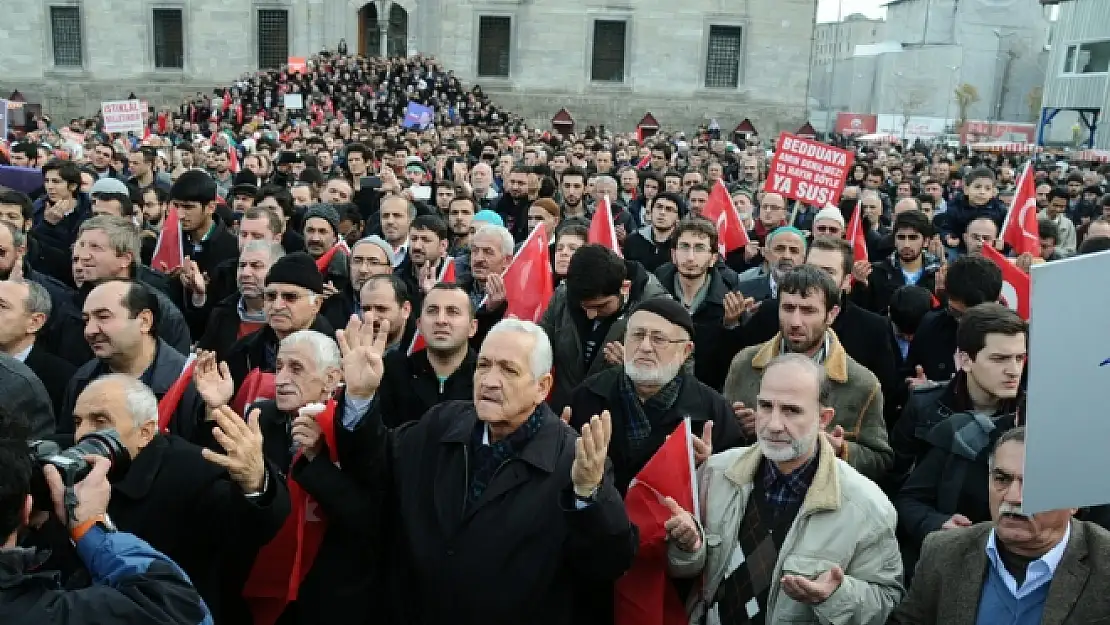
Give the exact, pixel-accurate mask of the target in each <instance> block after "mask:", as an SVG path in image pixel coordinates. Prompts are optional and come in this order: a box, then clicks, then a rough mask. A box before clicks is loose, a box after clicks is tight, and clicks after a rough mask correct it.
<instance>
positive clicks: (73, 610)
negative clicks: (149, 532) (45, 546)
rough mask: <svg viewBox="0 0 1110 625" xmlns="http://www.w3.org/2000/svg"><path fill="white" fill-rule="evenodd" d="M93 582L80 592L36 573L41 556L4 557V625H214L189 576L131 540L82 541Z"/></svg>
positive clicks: (119, 536)
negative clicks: (107, 622) (108, 618)
mask: <svg viewBox="0 0 1110 625" xmlns="http://www.w3.org/2000/svg"><path fill="white" fill-rule="evenodd" d="M77 555H78V556H80V558H81V561H82V562H84V563H85V566H86V567H87V568H88V570H89V574H90V575H91V576H92V585H91V586H89V587H87V588H82V589H80V590H65V589H64V588H62V586H61V584H60V581H59V575H58V573H56V572H51V571H36V570H35V568H36V567H37V566H38V565H40V564H41V563H42V562H43V559H44V552H41V551H34V550H30V549H21V548H14V549H2V550H0V623H4V624H5V625H23V624H27V625H31V624H34V625H51V624H53V623H58V624H59V625H62V624H64V625H85V624H86V623H98V622H104V620H103V619H104V618H105V617H106V616H107V615H112V621H111V622H112V623H119V624H120V625H131V624H135V625H153V624H155V623H158V624H171V623H172V624H174V625H211V623H212V616H211V615H210V614H209V613H208V608H207V607H206V606H205V605H204V602H203V601H202V600H201V598H200V595H198V594H197V591H196V589H194V588H193V585H192V583H191V582H190V581H189V577H188V576H187V575H185V573H184V572H182V570H181V569H180V568H178V566H177V565H176V564H174V563H173V561H172V560H170V559H169V558H167V557H166V556H164V555H162V554H161V553H159V552H157V551H155V550H154V549H153V548H151V546H150V545H148V544H147V543H145V542H143V541H142V540H140V539H138V538H136V537H135V536H133V535H131V534H125V533H122V532H107V531H105V530H103V529H101V528H100V527H93V528H92V529H90V530H89V531H88V532H87V533H86V534H85V535H84V537H82V538H81V540H79V541H78V542H77Z"/></svg>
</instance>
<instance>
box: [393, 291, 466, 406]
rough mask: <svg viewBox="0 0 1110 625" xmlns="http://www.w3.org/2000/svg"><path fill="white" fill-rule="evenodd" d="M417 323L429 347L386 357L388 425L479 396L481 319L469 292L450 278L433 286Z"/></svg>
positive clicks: (396, 352) (397, 350)
mask: <svg viewBox="0 0 1110 625" xmlns="http://www.w3.org/2000/svg"><path fill="white" fill-rule="evenodd" d="M390 327H391V328H392V327H393V326H392V325H391V326H390ZM416 327H417V330H418V331H419V332H420V336H421V337H423V340H424V343H425V348H424V349H422V350H419V351H416V352H414V353H413V354H412V355H408V354H406V352H405V350H403V349H396V350H392V351H387V352H386V354H385V356H384V361H385V374H384V376H385V377H384V380H383V382H382V386H381V389H380V390H379V392H378V395H377V397H376V398H375V402H380V403H381V413H382V419H383V420H384V422H385V424H386V426H388V427H397V426H399V425H401V424H402V423H404V422H406V421H416V420H417V419H419V418H420V417H422V416H424V413H426V412H428V411H429V410H431V409H432V407H434V406H436V405H437V404H440V403H441V402H445V401H452V400H467V399H469V398H471V397H473V395H474V362H475V352H474V350H472V349H470V338H471V337H472V336H474V333H475V332H476V331H477V330H478V321H477V320H476V319H475V318H474V312H473V308H472V307H471V305H470V297H469V296H468V295H467V293H466V291H465V290H463V289H462V288H461V287H459V286H456V285H455V284H449V283H442V282H441V283H438V284H436V285H435V286H433V287H432V289H431V290H430V291H428V294H427V295H426V296H425V297H424V301H423V304H422V308H421V310H420V318H419V319H418V320H417V322H416ZM405 347H406V348H407V346H405Z"/></svg>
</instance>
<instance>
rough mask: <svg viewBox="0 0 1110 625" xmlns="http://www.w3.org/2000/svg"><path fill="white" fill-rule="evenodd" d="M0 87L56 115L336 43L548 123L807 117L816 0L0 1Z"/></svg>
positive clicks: (208, 81)
mask: <svg viewBox="0 0 1110 625" xmlns="http://www.w3.org/2000/svg"><path fill="white" fill-rule="evenodd" d="M0 5H2V9H0V16H2V17H0V93H8V92H10V91H11V90H13V89H19V90H20V91H21V92H22V93H23V95H24V96H26V97H27V99H28V101H41V102H42V103H43V104H44V108H46V110H48V111H53V112H55V113H56V114H59V115H63V116H65V115H68V116H75V115H80V114H89V113H91V112H92V111H95V110H96V108H97V106H98V105H99V103H100V102H101V101H103V100H112V99H119V98H122V97H126V96H127V94H128V93H130V92H134V93H135V94H136V95H137V96H138V97H140V98H144V99H147V100H149V101H150V102H151V103H152V104H162V103H165V104H169V103H176V102H178V101H179V100H180V98H181V97H182V95H183V94H188V93H193V92H196V91H198V90H205V91H207V90H209V89H211V88H213V87H215V86H217V85H226V84H229V82H230V81H231V80H233V79H234V78H236V77H237V76H239V75H241V74H242V73H244V72H249V71H254V70H257V69H259V68H267V67H274V66H277V65H280V64H281V63H283V62H285V60H286V59H287V58H288V57H290V56H294V57H302V56H307V55H311V54H312V53H314V52H317V51H319V50H321V49H323V48H325V47H326V48H330V49H334V48H335V47H336V45H337V44H338V42H339V40H340V38H345V39H346V42H347V44H348V46H349V49H350V51H352V52H355V51H362V52H364V53H370V54H373V53H383V52H384V53H389V54H414V53H423V54H431V55H434V56H436V57H438V58H439V59H440V60H441V61H442V62H443V63H444V65H445V66H446V67H447V68H448V69H453V70H455V72H456V74H458V75H459V76H460V77H462V78H463V79H464V80H465V81H467V82H468V83H475V82H476V83H478V84H481V85H482V88H483V89H484V90H485V91H486V92H487V93H490V94H492V95H493V97H494V98H495V100H496V101H498V102H499V103H500V104H502V105H504V106H506V107H507V108H509V109H510V110H514V111H517V112H519V113H521V114H523V115H524V116H525V117H526V118H528V119H529V120H530V121H532V122H533V123H543V124H546V123H547V122H548V120H550V118H551V116H552V115H553V114H554V113H555V112H556V111H558V110H559V109H560V108H563V107H566V108H567V109H568V110H569V111H570V112H571V114H572V115H573V116H574V118H575V121H576V122H577V123H578V124H579V125H585V124H591V123H604V124H608V125H610V127H613V126H619V127H623V128H625V129H630V128H631V127H632V126H633V125H634V124H635V123H636V122H637V121H638V120H639V119H640V118H641V117H642V116H643V115H644V114H645V113H646V112H648V111H650V112H652V113H653V114H654V116H655V117H656V118H658V119H659V121H660V123H661V124H662V125H663V126H683V127H689V126H691V125H693V124H697V123H704V122H705V121H707V120H708V119H711V118H717V119H718V120H719V121H720V123H721V125H722V126H727V125H728V124H729V123H735V122H737V121H739V120H740V119H743V118H745V117H748V118H751V119H752V121H753V122H755V124H756V125H757V126H758V127H759V128H760V129H761V130H763V131H764V132H769V131H774V130H776V129H779V128H791V129H793V128H796V127H797V126H798V125H799V124H800V123H801V122H802V121H804V119H805V104H806V100H805V96H806V89H807V82H808V78H809V67H810V52H811V41H812V37H813V28H814V22H815V17H816V2H815V1H814V0H688V1H686V2H680V3H675V2H671V1H668V0H563V1H556V0H470V1H468V2H460V1H453V0H394V1H390V0H375V1H374V2H364V1H362V0H251V1H249V2H248V1H247V0H2V2H0Z"/></svg>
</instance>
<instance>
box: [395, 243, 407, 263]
mask: <svg viewBox="0 0 1110 625" xmlns="http://www.w3.org/2000/svg"><path fill="white" fill-rule="evenodd" d="M408 255H409V240H408V239H405V242H404V243H402V244H401V247H397V248H394V249H393V268H394V269H396V268H397V267H398V266H400V264H401V263H403V262H405V257H406V256H408Z"/></svg>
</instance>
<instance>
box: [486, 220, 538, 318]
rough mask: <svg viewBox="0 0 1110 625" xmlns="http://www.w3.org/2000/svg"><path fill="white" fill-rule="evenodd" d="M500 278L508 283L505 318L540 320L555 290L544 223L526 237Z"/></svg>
mask: <svg viewBox="0 0 1110 625" xmlns="http://www.w3.org/2000/svg"><path fill="white" fill-rule="evenodd" d="M501 280H502V281H503V282H504V283H505V299H506V300H507V308H506V309H505V318H516V319H523V320H525V321H532V322H534V323H539V321H540V319H541V318H542V317H543V311H545V310H547V303H548V302H550V301H551V296H552V295H554V294H555V278H554V277H553V276H552V274H551V259H550V257H549V256H548V248H547V231H546V229H545V228H544V225H543V224H542V223H541V224H538V225H537V226H536V227H535V229H533V230H532V234H529V235H528V238H527V239H525V241H524V245H521V246H520V250H518V251H517V253H516V255H515V256H513V260H512V261H510V262H509V266H508V267H506V268H505V273H503V274H501ZM484 303H485V302H484V301H483V304H484Z"/></svg>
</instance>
